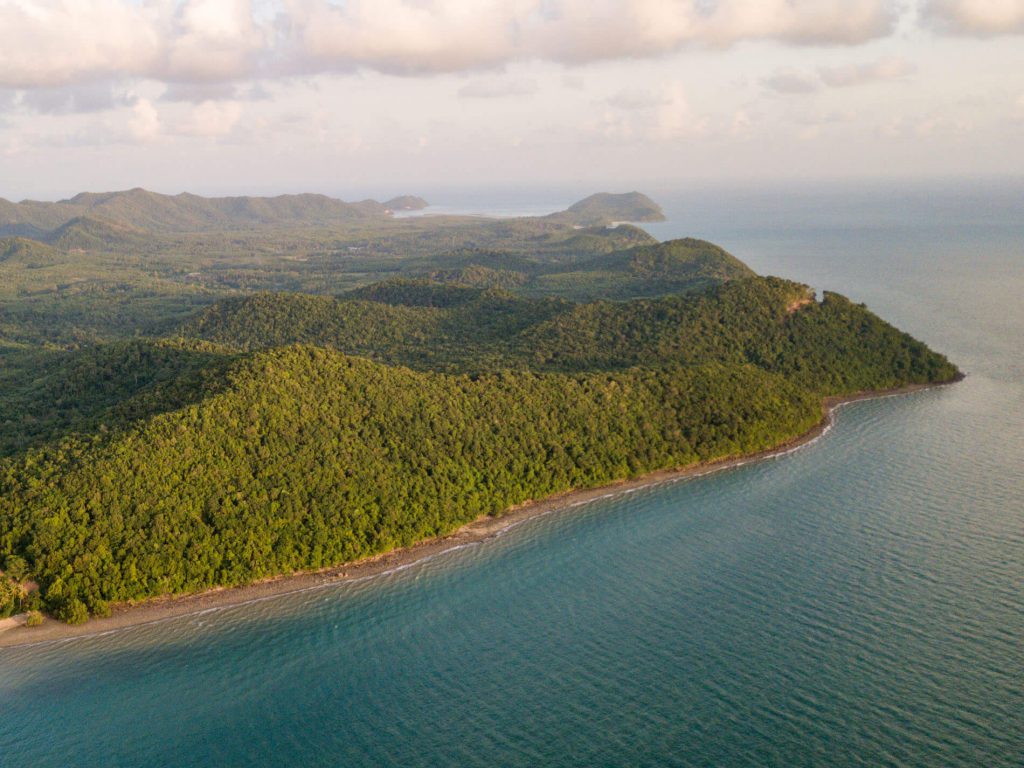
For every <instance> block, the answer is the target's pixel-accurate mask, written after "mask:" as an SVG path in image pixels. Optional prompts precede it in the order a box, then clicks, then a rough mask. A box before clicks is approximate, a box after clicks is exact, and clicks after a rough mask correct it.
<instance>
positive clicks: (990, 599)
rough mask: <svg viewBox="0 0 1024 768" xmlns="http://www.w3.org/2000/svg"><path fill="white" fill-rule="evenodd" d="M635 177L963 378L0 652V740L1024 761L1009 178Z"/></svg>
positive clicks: (247, 758)
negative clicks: (435, 544) (634, 477)
mask: <svg viewBox="0 0 1024 768" xmlns="http://www.w3.org/2000/svg"><path fill="white" fill-rule="evenodd" d="M585 191H592V190H571V189H566V190H542V191H524V190H504V191H494V190H437V191H435V192H434V194H433V195H431V196H430V197H432V198H433V200H434V201H435V202H436V203H437V205H436V206H435V207H434V208H433V210H434V211H440V212H471V213H481V214H488V213H500V214H502V215H515V214H516V213H543V212H546V211H548V210H556V209H558V208H561V207H564V206H565V205H567V204H569V203H571V202H573V200H574V199H576V198H578V197H580V196H582V195H581V194H579V192H585ZM622 191H625V190H622ZM645 191H648V192H649V194H651V196H652V197H653V198H655V199H656V200H658V201H659V202H660V203H661V204H662V205H663V207H664V208H665V211H666V214H667V216H668V220H667V221H666V222H663V223H658V224H652V225H645V226H646V227H647V229H648V230H649V231H650V232H651V233H653V234H654V235H656V236H657V237H659V238H661V239H668V238H672V237H679V236H695V237H702V238H706V239H709V240H712V241H714V242H716V243H719V244H720V245H722V246H724V247H725V248H727V249H728V250H729V251H731V252H732V253H734V254H735V255H737V256H739V257H740V258H741V259H743V260H744V261H746V262H747V263H748V264H750V265H751V266H752V267H753V268H754V269H755V270H757V271H758V272H761V273H765V274H774V275H780V276H783V277H787V278H793V279H797V280H800V281H802V282H805V283H808V284H809V285H811V286H813V287H814V288H816V289H818V290H832V291H836V292H839V293H842V294H844V295H846V296H848V297H850V298H851V299H853V300H855V301H858V302H864V303H866V304H867V305H868V307H870V308H871V309H872V310H874V311H876V312H877V313H879V314H880V315H881V316H882V317H884V318H886V319H887V320H889V321H891V322H893V323H894V324H896V325H897V326H899V327H900V328H902V329H904V330H906V331H908V332H910V333H911V334H913V335H914V336H916V337H918V338H920V339H922V340H924V341H926V342H927V343H928V344H930V345H931V346H933V347H934V348H935V349H937V350H940V351H942V352H944V353H946V354H947V355H948V356H949V357H950V358H951V359H952V360H954V361H955V362H956V363H957V364H958V365H960V367H961V368H962V369H963V370H964V371H965V372H966V374H967V378H966V379H965V380H964V381H962V382H961V383H959V384H956V385H953V386H948V387H941V388H936V389H931V390H927V391H922V392H918V393H915V394H911V395H904V396H897V397H889V398H884V399H876V400H869V401H864V402H857V403H853V404H850V405H847V406H844V407H842V408H841V409H840V410H838V411H837V413H836V418H835V423H834V426H833V427H832V428H831V429H830V430H829V431H828V432H827V433H826V434H825V435H824V436H823V437H821V438H820V439H818V440H816V441H815V442H813V443H812V444H810V445H807V446H806V447H803V448H802V449H800V450H797V451H795V452H793V453H790V454H788V455H785V456H782V457H779V458H775V459H770V460H765V461H761V462H752V463H749V464H747V465H745V466H742V467H738V468H735V469H729V470H725V471H720V472H716V473H713V474H710V475H707V476H704V477H699V478H693V479H687V480H681V481H675V482H666V483H662V484H658V485H651V486H648V487H644V488H642V489H639V490H636V491H634V492H630V493H609V494H608V495H607V496H605V497H604V498H600V499H597V500H595V501H591V502H589V503H586V504H579V505H577V506H574V507H568V508H564V509H560V510H556V511H554V512H551V513H549V514H547V515H545V516H542V517H538V518H533V519H530V520H528V521H526V522H522V523H520V524H518V525H516V526H515V527H512V528H509V529H507V530H505V531H504V532H503V534H502V535H499V536H497V537H495V538H493V539H490V540H487V541H483V542H480V543H477V544H474V545H470V546H465V547H463V548H460V549H456V550H452V551H449V552H445V553H443V554H440V555H437V556H435V557H433V558H432V559H429V560H426V561H421V562H418V563H415V564H413V565H411V566H408V567H405V568H403V569H401V570H398V571H395V572H392V573H388V574H385V575H382V576H378V577H374V578H368V579H366V580H364V581H360V582H350V583H344V584H339V585H333V586H328V587H322V588H317V589H313V590H310V591H307V592H303V593H300V594H292V595H286V596H281V597H276V598H272V599H266V600H263V601H260V602H254V603H250V604H246V605H240V606H235V607H230V608H223V609H219V610H213V611H209V612H206V613H201V614H196V615H191V616H186V617H181V618H175V619H170V620H166V621H163V622H161V623H157V624H150V625H144V626H136V627H132V628H128V629H123V630H120V631H116V632H112V633H110V634H106V635H99V636H90V637H85V638H80V639H75V640H70V641H64V642H57V643H50V644H40V645H34V646H28V647H18V648H6V649H0V766H4V768H7V767H8V766H10V767H11V768H13V767H14V766H33V768H43V767H44V766H105V767H112V766H125V767H127V766H181V767H183V766H204V767H205V766H303V768H313V767H314V766H392V765H394V766H424V767H426V766H430V767H431V768H434V767H436V766H487V767H488V768H491V767H493V766H894V767H895V766H901V767H906V766H935V767H936V768H939V767H943V768H944V767H947V766H984V767H985V768H1001V767H1006V768H1009V767H1010V766H1015V767H1018V768H1019V767H1020V766H1022V765H1024V183H1022V182H1021V181H1012V180H1011V181H1006V180H1004V181H994V180H990V181H957V180H944V181H941V182H940V181H934V182H918V183H913V184H910V183H896V182H887V183H861V184H858V185H838V184H819V185H808V184H802V185H799V184H791V185H775V186H770V185H769V186H765V185H762V186H760V187H756V188H751V187H745V188H741V187H739V186H733V187H728V186H713V187H708V186H706V185H701V184H692V185H686V184H680V185H674V186H673V185H666V186H665V187H664V188H661V189H658V188H654V189H649V190H645ZM429 212H431V211H430V210H429V209H428V213H429Z"/></svg>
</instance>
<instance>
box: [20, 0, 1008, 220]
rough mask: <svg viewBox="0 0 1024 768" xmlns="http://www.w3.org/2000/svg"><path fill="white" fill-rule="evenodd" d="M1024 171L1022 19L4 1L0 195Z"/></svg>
mask: <svg viewBox="0 0 1024 768" xmlns="http://www.w3.org/2000/svg"><path fill="white" fill-rule="evenodd" d="M963 175H1024V0H906V1H905V2H900V1H898V0H897V1H896V2H889V1H888V0H179V1H177V2H175V1H173V0H134V1H133V0H0V196H2V197H6V198H8V199H15V200H17V199H21V198H25V197H35V198H41V199H54V198H57V197H61V196H64V195H68V194H72V193H74V192H77V191H81V190H109V189H122V188H128V187H134V186H144V187H147V188H150V189H155V190H158V191H164V192H178V191H182V190H191V191H195V192H200V193H233V192H234V193H244V192H255V193H272V192H286V191H325V192H331V193H337V194H346V193H347V194H348V195H349V196H351V195H353V194H358V193H359V192H360V191H361V190H365V191H366V193H367V194H369V193H370V192H371V191H373V192H375V191H377V190H393V191H394V192H404V191H408V192H416V191H417V190H419V189H423V188H427V187H431V186H436V185H438V184H452V185H460V184H462V185H472V186H480V185H486V184H496V185H509V184H526V185H535V186H540V185H547V184H555V185H574V186H580V185H582V186H593V187H595V188H597V187H602V188H604V187H609V188H616V189H618V188H625V187H632V186H638V185H642V184H644V183H645V182H646V183H649V184H658V185H666V184H675V183H692V182H697V181H701V180H707V179H713V178H714V179H725V180H729V181H731V182H735V183H746V182H747V181H748V180H749V181H750V183H758V182H760V181H763V180H780V179H782V180H788V179H806V178H812V179H817V178H826V179H829V178H831V179H835V178H840V179H844V178H872V177H879V176H882V177H899V178H919V177H928V178H932V177H948V176H963Z"/></svg>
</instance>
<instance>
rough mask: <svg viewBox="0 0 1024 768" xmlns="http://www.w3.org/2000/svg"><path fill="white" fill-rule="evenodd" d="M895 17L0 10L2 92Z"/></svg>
mask: <svg viewBox="0 0 1024 768" xmlns="http://www.w3.org/2000/svg"><path fill="white" fill-rule="evenodd" d="M979 1H980V0H979ZM993 1H994V0H993ZM257 11H258V12H257ZM896 21H897V17H896V14H895V12H894V11H893V6H892V3H891V2H890V0H717V2H713V3H712V2H708V1H707V0H346V1H345V2H344V3H337V2H331V1H330V0H264V2H260V3H258V5H257V6H256V9H255V10H254V4H253V0H147V1H146V2H136V1H135V0H0V29H2V30H3V38H4V40H3V43H4V44H3V46H2V48H0V87H3V86H9V87H12V88H21V89H24V88H34V87H40V86H60V85H68V84H73V83H82V82H87V81H95V80H102V79H111V78H124V77H141V78H151V79H156V80H160V81H163V82H165V83H180V82H199V83H204V82H205V83H211V82H231V81H237V80H240V79H245V78H252V77H272V76H283V75H288V74H314V73H319V72H325V71H351V70H356V69H369V70H376V71H379V72H384V73H392V74H402V75H415V74H424V73H426V74H429V73H439V72H462V71H472V70H480V69H488V68H499V67H501V66H504V65H505V64H508V63H510V62H515V61H531V60H545V61H554V62H560V63H565V64H579V63H586V62H592V61H601V60H613V59H619V58H651V57H656V56H659V55H663V54H666V53H669V52H672V51H676V50H679V49H681V48H683V47H685V46H688V45H696V46H727V45H731V44H733V43H737V42H740V41H743V40H776V41H780V42H784V43H793V44H810V45H819V44H840V45H848V44H857V43H861V42H864V41H867V40H870V39H874V38H877V37H881V36H885V35H888V34H890V33H891V32H892V30H893V28H894V25H895V23H896Z"/></svg>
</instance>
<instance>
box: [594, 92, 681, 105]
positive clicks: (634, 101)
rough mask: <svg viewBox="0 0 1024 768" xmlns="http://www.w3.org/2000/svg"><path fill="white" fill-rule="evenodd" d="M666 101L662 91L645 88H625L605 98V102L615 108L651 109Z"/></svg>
mask: <svg viewBox="0 0 1024 768" xmlns="http://www.w3.org/2000/svg"><path fill="white" fill-rule="evenodd" d="M667 102H668V99H667V97H666V95H665V94H664V93H657V92H655V91H651V90H648V89H646V88H625V89H623V90H621V91H619V92H618V93H616V94H614V95H612V96H609V97H608V98H607V99H605V103H606V104H608V105H609V106H612V107H615V108H616V109H653V108H654V107H658V106H661V105H663V104H666V103H667Z"/></svg>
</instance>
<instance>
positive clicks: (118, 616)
mask: <svg viewBox="0 0 1024 768" xmlns="http://www.w3.org/2000/svg"><path fill="white" fill-rule="evenodd" d="M963 378H964V376H963V374H960V375H959V376H957V377H956V378H955V379H952V380H950V381H948V382H939V383H931V384H910V385H907V386H905V387H897V388H895V389H890V390H877V391H866V392H857V393H854V394H852V395H847V396H843V397H827V398H824V400H823V401H822V405H821V408H822V415H821V419H820V420H819V421H818V423H817V424H815V425H814V426H813V427H812V428H811V429H809V430H808V431H806V432H804V433H803V434H801V435H798V436H797V437H794V438H792V439H790V440H787V441H786V442H784V443H782V444H780V445H778V446H776V447H775V448H771V449H768V450H764V451H758V452H756V453H750V454H745V455H742V456H735V457H730V458H724V459H718V460H715V461H711V462H706V463H699V464H691V465H689V466H686V467H682V468H678V469H661V470H656V471H654V472H649V473H647V474H645V475H641V476H640V477H636V478H633V479H630V480H619V481H616V482H612V483H607V484H605V485H600V486H595V487H593V488H584V489H578V490H569V491H563V492H561V493H556V494H553V495H551V496H547V497H545V498H543V499H540V500H536V501H533V500H531V501H526V502H523V503H522V504H519V505H516V506H514V507H511V508H509V509H508V510H506V511H505V512H504V513H502V514H501V515H499V516H497V517H493V516H490V515H484V516H482V517H479V518H477V519H476V520H473V521H472V522H469V523H466V524H465V525H463V526H462V527H460V528H459V529H457V530H456V531H454V532H452V533H450V534H447V535H445V536H438V537H435V538H432V539H426V540H424V541H421V542H419V543H417V544H413V545H411V546H409V547H403V548H401V549H395V550H391V551H390V552H386V553H383V554H380V555H374V556H372V557H369V558H365V559H363V560H357V561H354V562H350V563H344V564H341V565H336V566H331V567H329V568H325V569H321V570H318V571H300V572H297V573H293V574H285V575H282V576H275V577H273V578H270V579H266V580H264V581H258V582H255V583H253V584H248V585H245V586H240V587H215V588H213V589H209V590H206V591H204V592H197V593H194V594H189V595H178V596H169V597H156V598H152V599H149V600H146V601H144V602H140V603H136V604H134V605H132V604H128V605H118V606H112V612H111V615H110V616H109V617H107V618H93V619H90V620H89V621H87V622H86V623H84V624H77V625H71V624H64V623H63V622H60V621H57V620H56V619H53V618H50V617H48V616H47V617H46V618H45V619H44V621H43V624H42V625H40V626H37V627H25V626H23V623H24V622H23V621H19V618H20V617H12V618H10V619H4V620H2V621H0V648H9V647H17V646H27V645H40V644H49V643H54V642H60V641H64V640H71V639H74V638H78V637H88V636H90V635H99V634H107V633H110V632H114V631H117V630H121V629H127V628H129V627H134V626H141V625H145V624H155V623H159V622H162V621H167V620H169V619H174V618H179V617H183V616H189V615H192V614H198V613H203V612H206V611H211V610H219V609H223V608H231V607H236V606H240V605H245V604H247V603H253V602H261V601H263V600H268V599H271V598H277V597H282V596H284V595H288V594H295V593H299V592H307V591H310V590H313V589H318V588H322V587H327V586H331V585H334V584H342V583H345V582H353V581H361V580H364V579H369V578H373V577H375V576H381V575H384V574H387V573H390V572H393V571H395V570H399V569H404V568H406V567H408V566H411V565H413V564H415V563H417V562H421V561H424V560H427V559H430V558H432V557H434V556H437V555H439V554H442V553H444V552H446V551H449V550H451V549H455V548H458V547H462V546H465V545H467V544H472V543H476V542H481V541H485V540H487V539H491V538H494V537H495V536H497V535H498V534H500V533H501V532H503V531H505V530H508V529H509V528H512V527H514V526H516V525H518V524H519V523H521V522H524V521H526V520H530V519H532V518H536V517H542V516H544V515H546V514H549V513H552V512H557V511H560V510H567V509H570V508H572V507H577V506H580V505H583V504H586V503H588V502H591V501H594V500H596V499H599V498H604V497H608V496H614V495H618V494H621V493H626V492H629V491H634V490H638V489H640V488H646V487H649V486H655V485H661V484H664V483H669V482H676V481H679V480H685V479H689V478H694V477H700V476H703V475H708V474H711V473H713V472H720V471H724V470H727V469H732V468H735V467H740V466H743V465H745V464H749V463H752V462H756V461H764V460H767V459H772V458H777V457H780V456H784V455H786V454H789V453H791V452H793V451H795V450H797V449H799V448H802V447H804V446H806V445H809V444H811V443H813V442H815V441H816V440H817V439H818V438H820V437H821V436H822V435H824V434H825V433H826V432H828V430H829V429H830V428H831V427H832V424H833V421H834V413H835V411H836V410H838V409H839V408H841V407H842V406H844V405H847V404H849V403H853V402H858V401H861V400H873V399H880V398H886V397H896V396H900V395H907V394H912V393H915V392H921V391H924V390H928V389H935V388H938V387H942V386H947V385H949V384H955V383H956V382H958V381H962V380H963Z"/></svg>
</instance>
